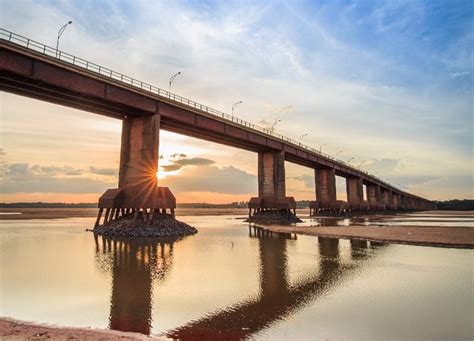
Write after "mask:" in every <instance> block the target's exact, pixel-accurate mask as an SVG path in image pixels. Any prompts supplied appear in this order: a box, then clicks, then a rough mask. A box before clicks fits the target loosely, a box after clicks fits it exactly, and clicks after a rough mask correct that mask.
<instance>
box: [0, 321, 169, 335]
mask: <svg viewBox="0 0 474 341" xmlns="http://www.w3.org/2000/svg"><path fill="white" fill-rule="evenodd" d="M0 339H1V340H46V339H50V340H165V339H164V338H159V337H149V336H146V335H143V334H139V333H125V332H119V331H115V330H103V329H89V328H67V327H55V326H49V325H46V324H38V323H32V322H24V321H18V320H14V319H10V318H5V317H2V318H0Z"/></svg>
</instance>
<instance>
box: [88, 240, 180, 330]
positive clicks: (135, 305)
mask: <svg viewBox="0 0 474 341" xmlns="http://www.w3.org/2000/svg"><path fill="white" fill-rule="evenodd" d="M176 241H177V240H176V239H167V240H156V239H152V238H140V239H132V240H130V239H124V238H116V237H114V238H112V237H97V236H95V243H96V262H97V264H98V265H99V266H100V268H101V269H102V270H103V271H108V272H111V274H112V296H111V299H110V316H109V328H110V329H114V330H120V331H126V332H138V333H142V334H146V335H149V334H150V331H151V323H152V315H151V312H152V302H153V300H152V289H153V285H152V284H153V281H154V280H156V281H162V280H163V279H164V278H165V276H166V275H167V274H168V273H169V271H170V269H171V265H172V259H173V244H174V243H175V242H176Z"/></svg>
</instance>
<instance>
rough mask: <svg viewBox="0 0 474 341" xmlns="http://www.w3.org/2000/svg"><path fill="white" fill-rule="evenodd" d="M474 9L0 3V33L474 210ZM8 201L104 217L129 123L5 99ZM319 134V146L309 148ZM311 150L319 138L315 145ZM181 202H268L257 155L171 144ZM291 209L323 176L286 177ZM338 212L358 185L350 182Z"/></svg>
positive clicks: (1, 139)
mask: <svg viewBox="0 0 474 341" xmlns="http://www.w3.org/2000/svg"><path fill="white" fill-rule="evenodd" d="M473 6H474V5H473V4H472V2H471V1H457V0H451V1H436V0H435V1H417V0H409V1H404V0H389V1H384V0H379V1H369V0H367V1H337V0H336V1H298V0H295V1H245V0H244V1H242V0H240V1H181V0H176V1H171V0H169V1H168V0H165V1H159V0H157V1H96V0H81V1H47V0H44V1H26V0H0V26H1V27H2V28H4V29H7V30H10V31H13V32H15V33H17V34H20V35H23V36H26V37H29V38H31V39H34V40H37V41H39V42H42V43H45V44H47V45H50V46H55V44H56V37H57V32H58V30H59V28H60V27H61V26H62V25H63V24H64V23H66V22H67V21H68V20H72V21H73V23H72V25H70V26H68V27H67V29H66V30H65V32H64V34H63V35H62V37H61V40H60V49H61V50H63V51H66V52H68V53H71V54H73V55H76V56H79V57H81V58H83V59H86V60H89V61H92V62H95V63H97V64H100V65H104V66H106V67H108V68H110V69H113V70H115V71H117V72H120V73H123V74H126V75H129V76H132V77H134V78H136V79H140V80H142V81H145V82H148V83H150V84H153V85H155V86H158V87H161V88H163V89H166V90H167V89H168V81H169V78H170V76H171V75H173V74H175V73H177V72H181V74H180V75H179V76H177V77H176V79H175V81H174V82H173V84H172V89H171V90H172V92H175V93H176V94H179V95H181V96H184V97H187V98H190V99H193V100H195V101H197V102H200V103H203V104H206V105H208V106H210V107H212V108H215V109H218V110H221V111H224V112H227V113H230V111H231V108H232V104H233V103H235V102H237V101H242V103H241V104H239V105H238V106H237V107H236V109H235V116H238V117H240V118H242V119H245V120H247V121H249V122H252V123H256V124H260V125H262V126H267V127H268V126H270V125H272V124H273V123H274V122H278V121H279V122H278V123H277V124H276V125H275V129H276V131H277V132H279V133H281V134H283V135H286V136H288V137H291V138H294V139H296V140H298V139H301V141H302V142H304V143H305V144H308V145H310V146H313V147H315V148H318V149H319V148H321V150H322V151H323V152H325V153H328V154H331V155H337V157H338V158H340V159H341V160H344V161H350V162H351V164H353V165H355V166H360V167H362V168H363V169H365V170H367V171H369V172H371V173H376V174H377V176H380V177H382V178H384V179H385V180H386V181H387V182H389V183H391V184H393V185H394V186H397V187H399V188H402V189H403V190H406V191H409V192H411V193H414V194H417V195H420V196H423V197H426V198H429V199H433V200H447V199H453V198H471V199H473V198H474V193H473V191H474V183H473V165H474V162H473V112H474V110H473V80H474V78H473V77H474V76H473V65H474V60H473V42H474V28H473V25H474V24H473V23H474V20H473V19H474V9H473ZM0 115H1V116H0V123H1V124H0V189H1V198H0V201H4V202H18V201H49V202H95V201H96V200H97V198H98V197H99V196H100V194H102V193H103V192H104V191H105V190H106V189H107V188H114V187H117V177H118V163H119V153H120V131H121V122H120V121H119V120H116V119H112V118H107V117H103V116H99V115H96V114H92V113H88V112H84V111H79V110H75V109H71V108H67V107H62V106H58V105H53V104H50V103H46V102H41V101H37V100H33V99H30V98H25V97H20V96H16V95H12V94H8V93H5V92H2V93H0ZM305 134H307V135H305ZM303 135H305V136H303ZM159 153H160V168H159V175H158V178H159V184H160V186H169V187H170V189H171V190H172V192H173V193H174V194H175V196H176V198H177V200H178V202H214V203H224V202H233V201H245V200H248V199H249V198H250V197H251V196H256V195H257V155H256V154H254V153H251V152H248V151H243V150H238V149H234V148H230V147H225V146H221V145H217V144H213V143H210V142H207V141H202V140H197V139H193V138H188V137H185V136H180V135H177V134H173V133H170V132H166V131H162V132H161V136H160V152H159ZM285 168H286V186H287V195H293V196H295V198H296V199H297V200H302V199H307V200H314V199H315V194H314V171H313V170H311V169H309V168H304V167H301V166H297V165H293V164H291V163H288V162H286V165H285ZM337 192H338V194H337V195H338V199H344V198H345V181H344V179H343V178H339V177H338V178H337Z"/></svg>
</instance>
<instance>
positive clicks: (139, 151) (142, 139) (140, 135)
mask: <svg viewBox="0 0 474 341" xmlns="http://www.w3.org/2000/svg"><path fill="white" fill-rule="evenodd" d="M159 143H160V115H158V114H155V115H151V116H138V117H129V118H125V119H124V120H123V123H122V146H121V152H120V172H119V188H120V189H124V190H131V189H134V188H136V187H139V188H143V186H146V185H148V186H153V187H156V186H157V184H158V180H157V177H156V172H157V171H158V147H159Z"/></svg>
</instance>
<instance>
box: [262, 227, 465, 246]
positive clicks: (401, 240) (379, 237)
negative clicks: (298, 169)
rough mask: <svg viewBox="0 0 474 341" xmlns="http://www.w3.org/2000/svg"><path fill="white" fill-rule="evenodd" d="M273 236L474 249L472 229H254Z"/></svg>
mask: <svg viewBox="0 0 474 341" xmlns="http://www.w3.org/2000/svg"><path fill="white" fill-rule="evenodd" d="M257 227H258V228H261V229H263V230H265V231H270V232H274V233H289V234H300V235H307V236H313V237H325V238H334V239H356V240H366V241H372V242H379V243H389V244H404V245H418V246H431V247H447V248H460V249H474V228H472V227H442V226H401V225H394V226H390V227H388V226H383V227H381V226H365V225H352V226H324V227H319V226H318V227H311V226H301V225H300V226H282V225H268V226H257Z"/></svg>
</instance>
